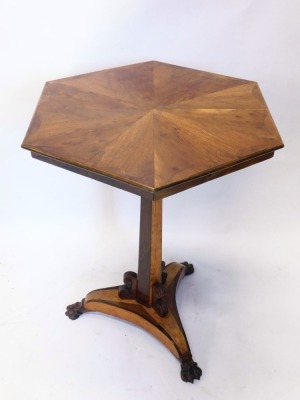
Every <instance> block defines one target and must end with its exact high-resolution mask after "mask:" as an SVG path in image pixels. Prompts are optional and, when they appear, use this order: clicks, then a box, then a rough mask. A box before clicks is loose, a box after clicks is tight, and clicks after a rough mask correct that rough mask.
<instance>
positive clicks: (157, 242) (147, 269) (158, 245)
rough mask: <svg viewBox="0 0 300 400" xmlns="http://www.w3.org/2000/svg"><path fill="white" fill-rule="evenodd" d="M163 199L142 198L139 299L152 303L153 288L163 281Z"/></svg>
mask: <svg viewBox="0 0 300 400" xmlns="http://www.w3.org/2000/svg"><path fill="white" fill-rule="evenodd" d="M161 264H162V200H157V201H151V200H148V199H145V198H143V197H142V198H141V218H140V243H139V267H138V287H137V299H138V301H139V302H140V303H142V304H144V305H147V306H150V305H152V295H153V293H152V288H153V285H154V284H156V283H160V282H161Z"/></svg>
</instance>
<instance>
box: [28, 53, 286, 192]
mask: <svg viewBox="0 0 300 400" xmlns="http://www.w3.org/2000/svg"><path fill="white" fill-rule="evenodd" d="M23 147H24V148H26V149H28V150H30V151H31V152H32V153H33V155H34V156H35V157H39V158H40V159H43V161H48V162H49V161H50V162H52V163H57V165H59V164H60V166H63V167H64V168H67V169H72V170H73V171H75V172H79V173H83V174H85V175H86V176H90V177H93V178H95V179H99V180H102V181H104V182H105V180H106V181H107V183H109V184H111V185H115V186H117V187H120V183H121V185H123V186H122V188H123V189H125V190H129V191H134V190H135V189H134V188H136V190H137V192H138V193H137V194H139V195H141V196H143V197H147V198H152V199H156V198H163V197H166V196H167V195H170V194H174V193H176V190H177V189H178V191H180V190H184V189H185V188H188V187H191V185H193V184H199V183H202V182H205V181H207V180H209V179H214V178H216V177H219V176H222V175H224V174H226V173H228V172H230V171H231V170H235V168H237V169H239V168H243V163H247V164H248V165H249V163H251V164H253V163H256V162H259V161H261V160H262V159H264V158H266V155H267V154H268V155H271V154H272V153H274V151H275V150H277V149H279V148H281V147H283V143H282V141H281V138H280V136H279V133H278V131H277V129H276V126H275V124H274V122H273V120H272V117H271V115H270V112H269V110H268V107H267V105H266V103H265V101H264V99H263V97H262V94H261V92H260V89H259V87H258V85H257V83H256V82H252V81H247V80H243V79H236V78H231V77H227V76H223V75H217V74H211V73H207V72H203V71H198V70H194V69H190V68H184V67H178V66H175V65H170V64H165V63H160V62H156V61H151V62H146V63H141V64H135V65H130V66H126V67H120V68H113V69H109V70H104V71H99V72H94V73H90V74H85V75H79V76H75V77H71V78H65V79H60V80H57V81H51V82H48V83H47V84H46V86H45V88H44V91H43V93H42V96H41V99H40V102H39V104H38V106H37V109H36V112H35V114H34V117H33V119H32V122H31V124H30V127H29V129H28V132H27V135H26V137H25V140H24V142H23Z"/></svg>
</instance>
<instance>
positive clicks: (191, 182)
mask: <svg viewBox="0 0 300 400" xmlns="http://www.w3.org/2000/svg"><path fill="white" fill-rule="evenodd" d="M31 154H32V157H33V158H36V159H38V160H40V161H44V162H46V163H48V164H52V165H55V166H57V167H60V168H63V169H66V170H68V171H72V172H75V173H77V174H80V175H83V176H86V177H88V178H91V179H95V180H96V181H99V182H103V183H106V184H108V185H110V186H114V187H116V188H119V189H123V190H126V191H128V192H130V193H133V194H136V195H139V196H141V197H144V198H146V199H149V200H159V199H163V198H165V197H168V196H171V195H173V194H176V193H179V192H182V191H183V190H186V189H190V188H192V187H194V186H197V185H200V184H202V183H205V182H208V181H210V180H212V179H216V178H220V177H221V176H224V175H227V174H229V173H231V172H235V171H239V170H240V169H243V168H246V167H249V166H251V165H254V164H257V163H259V162H262V161H265V160H268V159H270V158H272V157H273V156H274V152H270V153H267V154H262V155H258V156H256V157H252V158H250V159H246V160H243V161H241V162H240V163H236V164H234V165H231V166H229V167H225V168H223V169H220V170H216V171H213V172H210V173H207V174H204V175H202V176H199V177H195V178H191V179H188V180H186V181H182V182H178V183H176V184H173V185H171V186H168V187H165V188H162V189H159V190H146V189H145V188H142V187H139V186H136V185H132V184H130V183H129V182H124V181H122V180H119V179H115V178H113V177H110V176H106V175H103V174H99V173H96V172H94V171H89V170H87V169H85V168H82V167H79V166H77V165H73V164H68V163H66V162H64V161H61V160H57V159H55V158H52V157H48V156H45V155H43V154H39V153H35V152H32V153H31Z"/></svg>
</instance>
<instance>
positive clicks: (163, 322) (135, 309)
mask: <svg viewBox="0 0 300 400" xmlns="http://www.w3.org/2000/svg"><path fill="white" fill-rule="evenodd" d="M191 268H192V266H191V264H188V263H182V264H179V263H171V264H169V265H168V266H167V267H166V268H165V272H166V281H165V283H164V289H165V291H166V301H167V304H168V310H169V311H168V313H167V315H165V316H163V317H162V316H160V315H159V314H158V313H157V312H156V310H155V309H154V308H153V307H147V306H145V305H143V304H141V303H140V302H139V301H138V300H137V299H121V298H120V297H119V287H118V286H116V287H111V288H106V289H99V290H94V291H92V292H90V293H88V294H87V296H86V297H85V299H83V300H82V302H77V303H75V304H73V305H70V306H68V307H67V312H66V315H67V316H68V317H69V318H71V319H77V318H78V317H79V316H80V315H81V314H83V313H85V312H88V311H99V312H102V313H105V314H109V315H113V316H115V317H118V318H121V319H124V320H127V321H129V322H132V323H134V324H135V325H139V326H141V327H142V328H144V329H146V330H147V331H148V332H149V333H151V334H152V335H153V336H155V337H156V338H157V339H158V340H159V341H160V342H161V343H163V344H164V345H165V346H166V347H167V348H168V349H169V350H170V351H171V353H172V354H173V355H174V356H175V357H176V358H178V360H179V361H180V362H181V378H182V379H183V380H184V381H186V382H191V383H193V381H194V379H200V377H201V375H202V371H201V369H200V368H199V367H198V366H197V363H195V362H194V361H193V359H192V354H191V350H190V347H189V344H188V341H187V338H186V335H185V332H184V329H183V326H182V323H181V320H180V317H179V314H178V310H177V306H176V300H175V295H176V290H177V287H178V285H179V283H180V281H181V279H182V278H183V277H184V276H185V275H189V274H190V273H191Z"/></svg>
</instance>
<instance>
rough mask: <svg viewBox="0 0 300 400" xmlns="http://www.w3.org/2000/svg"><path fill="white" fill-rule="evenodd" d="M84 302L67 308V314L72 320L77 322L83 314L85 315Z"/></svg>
mask: <svg viewBox="0 0 300 400" xmlns="http://www.w3.org/2000/svg"><path fill="white" fill-rule="evenodd" d="M84 311H85V310H84V307H83V300H82V301H80V302H77V303H74V304H71V305H70V306H68V307H67V311H66V312H65V314H66V316H67V317H69V318H70V319H72V320H75V319H77V318H79V317H80V315H81V314H83V313H84Z"/></svg>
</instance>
